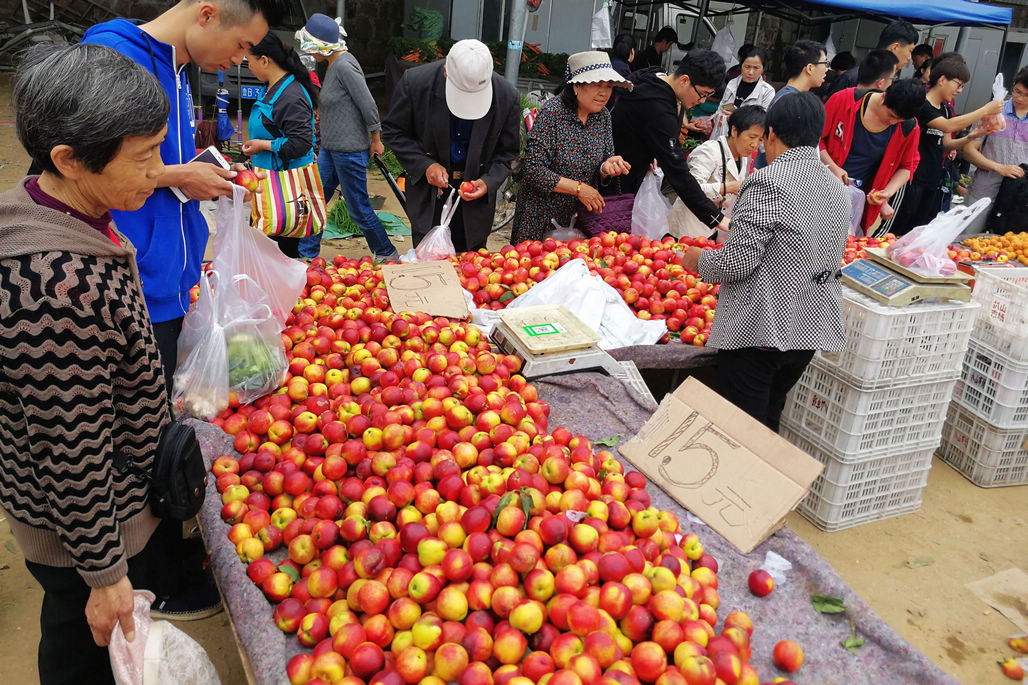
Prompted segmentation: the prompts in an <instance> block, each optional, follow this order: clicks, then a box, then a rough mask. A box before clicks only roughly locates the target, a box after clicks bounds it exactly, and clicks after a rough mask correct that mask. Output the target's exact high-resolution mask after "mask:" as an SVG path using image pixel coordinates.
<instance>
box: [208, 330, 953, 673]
mask: <svg viewBox="0 0 1028 685" xmlns="http://www.w3.org/2000/svg"><path fill="white" fill-rule="evenodd" d="M628 349H633V348H628ZM696 349H700V348H696ZM710 352H711V353H712V352H713V351H712V350H711V351H710ZM535 384H536V386H537V387H538V389H539V395H540V397H541V398H542V399H544V400H545V401H546V402H547V403H549V405H550V407H551V413H550V417H549V420H550V425H552V426H558V425H559V426H566V427H567V428H568V429H569V430H571V431H572V432H573V433H576V434H582V435H585V436H587V437H588V438H590V439H591V440H599V439H604V438H611V437H614V436H616V435H621V437H622V439H627V438H628V437H630V436H632V435H633V434H635V432H636V431H637V430H638V429H639V427H640V426H641V425H642V424H643V423H644V422H645V420H646V419H647V418H649V416H650V414H651V413H652V412H653V410H654V409H655V408H656V407H655V405H654V404H652V403H651V402H650V401H649V400H647V399H645V398H643V397H642V396H640V395H638V394H636V393H635V392H633V391H631V390H630V389H629V388H628V387H627V386H625V385H623V384H622V383H621V382H620V381H618V380H616V379H613V378H610V377H608V376H605V375H603V374H599V373H578V374H571V375H566V376H556V377H552V378H547V379H538V380H536V381H535ZM194 425H196V426H197V428H198V436H199V438H200V443H201V445H202V447H203V451H204V455H205V457H206V458H207V459H208V460H209V461H212V460H213V459H215V458H217V457H218V456H220V455H222V454H232V453H233V447H232V436H229V435H227V434H225V433H222V431H221V430H220V429H219V428H217V427H215V426H212V425H210V424H203V423H200V422H194ZM612 451H614V452H616V448H614V449H613V450H612ZM618 456H619V457H620V455H618ZM647 489H648V490H649V492H650V495H651V497H652V498H653V505H654V506H655V507H657V508H659V509H662V510H667V511H671V512H673V513H674V514H676V515H677V516H678V518H679V520H680V521H681V522H682V527H683V530H692V531H693V532H695V533H696V534H697V535H698V536H699V537H700V540H701V541H702V542H703V545H704V547H705V548H706V550H707V551H708V552H709V553H710V554H711V555H713V556H714V558H716V559H717V561H718V563H719V565H720V569H719V571H718V579H719V588H718V591H719V593H720V594H721V606H720V608H719V609H718V616H719V618H720V619H722V620H723V618H724V616H727V615H728V613H729V612H731V611H734V610H740V611H744V612H746V613H747V614H748V615H749V616H750V618H751V619H752V620H753V624H754V626H755V629H754V632H753V636H752V642H751V646H752V649H753V656H752V659H751V660H750V663H751V664H752V665H753V667H754V668H755V669H756V670H757V673H758V674H760V675H761V679H762V680H771V679H772V678H774V677H775V675H784V674H782V673H780V672H778V671H777V669H775V667H774V666H773V665H772V663H771V651H772V649H773V647H774V644H775V643H776V642H777V641H779V640H782V639H789V640H793V641H795V642H797V643H798V644H799V645H800V646H801V647H802V649H803V651H804V663H803V666H802V668H801V669H800V670H799V671H798V672H797V673H796V674H795V675H796V679H798V681H800V682H805V683H821V684H829V683H846V684H847V685H856V684H858V683H882V682H888V683H905V682H910V683H913V682H918V683H926V682H931V683H956V682H957V681H956V680H954V679H952V678H950V677H949V676H947V675H946V674H945V673H944V672H943V671H942V670H941V669H940V668H939V667H937V666H936V665H935V664H933V663H932V662H930V661H929V660H928V659H927V658H926V657H925V656H923V655H922V654H921V653H920V652H918V651H917V650H916V649H915V648H914V647H913V646H912V645H910V644H909V643H907V642H906V641H905V640H903V639H902V638H901V637H900V636H899V635H898V634H897V633H896V632H895V631H894V630H893V629H892V628H890V627H889V626H888V625H887V624H886V623H885V622H884V621H883V620H882V619H881V618H879V617H878V615H877V614H875V612H874V611H873V610H872V609H871V608H870V607H869V606H868V605H867V604H866V603H865V602H864V601H863V600H861V599H860V598H859V597H858V596H857V595H856V594H855V593H854V592H853V590H852V589H851V588H850V587H849V586H848V585H847V584H846V583H845V581H843V580H842V579H841V578H840V577H839V576H838V575H837V574H836V573H835V572H834V571H833V570H832V568H831V566H829V564H828V563H827V562H826V561H825V560H824V559H822V558H821V557H820V555H818V554H817V552H815V551H814V550H813V549H812V548H811V547H810V546H809V545H807V544H806V543H805V542H804V541H803V540H801V539H800V538H799V537H797V536H796V534H795V533H793V532H792V531H790V530H789V529H788V528H782V529H780V530H779V531H778V532H777V533H775V534H774V535H773V536H771V538H769V539H768V540H767V541H765V542H764V543H762V544H761V545H759V546H758V547H757V548H756V549H755V550H754V551H753V552H752V553H750V554H748V555H743V554H741V553H740V552H739V551H738V550H736V549H735V548H734V547H732V546H731V545H730V544H729V543H728V542H727V541H726V540H724V538H722V537H721V536H720V535H718V534H717V533H715V532H714V531H713V530H712V529H710V528H708V527H707V526H705V525H703V524H702V523H699V522H698V520H695V519H693V520H690V518H689V517H688V515H687V513H686V511H685V510H683V509H682V507H680V506H679V505H678V504H677V503H676V502H674V501H673V500H671V499H670V498H669V497H668V496H667V494H666V493H664V492H663V491H662V490H660V489H659V488H658V487H657V486H655V485H653V484H650V485H648V486H647ZM220 509H221V498H220V496H219V495H218V493H217V490H216V489H215V483H214V479H213V478H211V479H209V482H208V485H207V501H206V503H205V504H204V507H203V509H202V511H201V512H200V514H199V516H198V520H199V523H200V529H201V531H202V532H203V535H204V538H205V540H206V541H207V544H208V547H209V548H210V549H211V567H212V569H213V571H214V576H215V578H216V580H217V582H218V586H219V587H220V589H221V592H222V596H223V598H224V602H225V606H226V608H227V610H228V615H229V617H230V619H231V622H232V625H233V629H234V631H235V634H236V636H237V640H238V646H239V651H240V657H241V659H242V661H243V664H244V668H245V669H246V672H247V674H248V676H250V677H251V678H252V679H253V682H256V683H260V684H261V685H264V684H269V685H271V684H274V685H279V684H283V685H284V684H287V683H288V678H287V677H286V663H287V662H288V661H289V659H290V658H291V657H292V656H293V655H295V654H298V653H300V652H301V651H304V650H303V648H302V647H301V646H300V644H299V643H298V642H297V640H296V639H295V637H294V636H292V635H286V634H284V633H283V632H282V631H280V630H279V629H278V628H277V627H276V626H275V624H274V622H273V620H272V612H273V607H272V605H271V604H270V603H269V602H268V601H267V600H266V599H265V598H264V595H263V593H262V592H261V591H260V590H259V589H258V588H257V587H256V586H255V585H254V584H253V583H252V582H251V581H250V580H249V578H248V577H247V576H246V566H245V565H244V564H242V563H241V562H240V561H239V558H238V557H237V555H236V551H235V548H234V546H233V545H232V544H231V543H230V542H229V541H228V539H227V537H226V534H227V532H228V528H229V526H228V524H226V523H224V522H223V521H222V520H221V517H220ZM769 551H773V552H775V553H777V554H779V555H781V556H782V557H784V558H785V559H787V560H788V561H790V562H791V563H792V566H793V568H792V570H791V571H789V572H788V575H787V580H786V581H785V582H784V583H780V584H778V586H777V587H776V588H775V591H774V592H773V593H772V594H771V595H770V596H768V597H766V598H763V599H759V598H757V597H754V596H753V595H751V594H750V593H749V591H748V589H747V577H748V575H749V573H750V572H751V571H752V570H754V569H756V568H759V567H761V566H762V565H763V562H764V558H765V555H766V553H767V552H769ZM813 594H824V595H832V596H836V597H840V598H842V599H843V600H844V602H845V606H846V613H845V614H835V615H828V614H819V613H817V612H816V611H815V610H814V608H813V605H812V603H811V600H810V596H811V595H813ZM851 621H852V623H853V627H854V628H855V630H856V634H857V635H858V636H859V637H861V638H863V639H864V644H863V646H861V647H860V648H859V649H857V650H856V654H851V653H850V652H848V651H846V650H845V649H843V647H842V646H841V645H840V642H841V641H842V640H845V639H846V638H847V637H848V636H849V635H850V631H851V625H850V622H851Z"/></svg>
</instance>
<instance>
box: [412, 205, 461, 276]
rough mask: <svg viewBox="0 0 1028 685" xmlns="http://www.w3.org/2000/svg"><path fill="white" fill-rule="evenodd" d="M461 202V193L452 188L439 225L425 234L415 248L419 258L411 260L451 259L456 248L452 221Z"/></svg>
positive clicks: (433, 260)
mask: <svg viewBox="0 0 1028 685" xmlns="http://www.w3.org/2000/svg"><path fill="white" fill-rule="evenodd" d="M458 204H460V195H458V194H457V191H456V190H451V191H450V195H449V196H448V197H447V198H446V203H445V204H444V205H443V211H442V214H441V215H440V216H439V225H438V226H436V227H435V228H433V229H432V230H431V231H429V232H428V233H427V234H425V237H424V238H422V239H421V242H420V243H418V246H417V247H416V248H414V254H415V256H416V257H417V259H413V260H410V261H417V262H435V261H439V260H440V259H449V258H450V257H452V256H453V255H454V254H456V252H457V251H456V250H455V249H454V248H453V239H452V238H451V237H450V221H451V220H452V219H453V215H454V214H455V213H456V212H457V205H458Z"/></svg>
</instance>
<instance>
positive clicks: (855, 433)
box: [781, 288, 979, 531]
mask: <svg viewBox="0 0 1028 685" xmlns="http://www.w3.org/2000/svg"><path fill="white" fill-rule="evenodd" d="M843 294H844V297H843V319H844V321H845V324H846V349H845V350H843V351H842V352H839V353H831V354H829V353H818V354H817V355H815V357H814V359H813V360H812V361H811V363H810V366H808V367H807V370H806V372H805V373H804V374H803V376H802V377H801V378H800V380H799V382H798V383H797V384H796V386H795V387H794V388H793V390H792V392H791V393H790V394H789V397H788V399H787V401H786V406H785V411H784V413H783V415H782V424H781V434H782V436H783V437H785V438H786V439H787V440H789V441H791V442H792V443H793V444H795V445H796V446H798V447H799V448H800V449H802V450H804V451H805V452H807V453H808V454H810V455H811V456H812V457H814V458H815V459H817V460H818V461H820V462H821V463H823V464H824V465H825V470H824V471H822V473H821V475H820V476H819V477H818V479H817V480H816V481H815V482H814V484H813V485H812V486H811V488H810V492H809V493H808V494H807V497H806V498H805V499H804V500H803V501H802V502H801V503H800V505H799V507H798V511H799V512H800V513H801V514H803V515H804V516H805V517H806V518H808V519H809V520H810V521H811V522H812V523H814V524H815V525H816V526H818V527H819V528H821V529H822V530H826V531H833V530H841V529H843V528H849V527H850V526H855V525H859V524H861V523H868V522H871V521H877V520H879V519H882V518H886V517H889V516H897V515H899V514H905V513H908V512H911V511H915V510H916V509H918V508H919V507H920V506H921V494H922V492H923V490H924V487H925V485H926V484H927V482H928V470H929V469H930V468H931V464H932V455H933V454H934V452H935V450H936V448H937V447H938V446H939V441H940V439H941V436H942V425H943V421H944V419H945V417H946V409H947V407H948V406H949V402H950V398H951V396H952V392H953V386H954V384H955V383H956V380H957V378H958V377H959V375H960V364H961V361H962V360H963V358H964V354H965V351H966V350H967V344H968V338H969V336H970V334H971V329H972V327H973V326H974V322H975V318H976V314H977V312H978V309H979V307H978V305H977V304H976V303H974V302H970V303H960V302H943V303H918V304H914V305H910V306H908V307H887V306H885V305H882V304H879V303H878V302H876V301H875V300H872V299H871V298H869V297H865V296H864V295H861V294H860V293H857V292H856V291H853V290H850V289H849V288H843Z"/></svg>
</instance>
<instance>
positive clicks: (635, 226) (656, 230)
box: [632, 167, 671, 240]
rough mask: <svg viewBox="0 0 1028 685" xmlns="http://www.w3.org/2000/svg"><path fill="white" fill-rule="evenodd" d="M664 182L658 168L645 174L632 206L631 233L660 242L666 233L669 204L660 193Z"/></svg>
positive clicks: (662, 173) (669, 210)
mask: <svg viewBox="0 0 1028 685" xmlns="http://www.w3.org/2000/svg"><path fill="white" fill-rule="evenodd" d="M663 180H664V172H662V171H661V170H660V168H659V167H658V168H657V169H655V170H653V171H649V172H647V173H646V178H644V179H643V182H642V184H640V186H639V192H638V193H636V194H635V204H633V205H632V233H633V234H635V235H641V236H643V237H645V238H649V239H650V240H660V239H661V238H663V237H664V236H665V235H666V234H667V232H668V220H667V217H668V214H670V213H671V203H670V202H668V200H667V198H666V197H664V195H663V193H661V192H660V184H661V182H662V181H663Z"/></svg>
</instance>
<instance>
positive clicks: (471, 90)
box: [382, 40, 521, 252]
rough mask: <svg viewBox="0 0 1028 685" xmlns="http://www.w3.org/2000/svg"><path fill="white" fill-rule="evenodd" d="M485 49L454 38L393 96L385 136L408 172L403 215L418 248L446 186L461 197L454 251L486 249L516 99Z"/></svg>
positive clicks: (511, 149)
mask: <svg viewBox="0 0 1028 685" xmlns="http://www.w3.org/2000/svg"><path fill="white" fill-rule="evenodd" d="M494 64H495V61H494V60H493V56H492V54H491V53H490V52H489V48H487V47H486V46H485V44H483V43H481V42H480V41H477V40H462V41H458V42H457V43H455V44H454V45H453V47H452V48H450V52H449V54H448V55H447V56H446V60H445V61H443V60H440V61H437V62H433V63H431V64H425V65H422V66H420V67H415V68H413V69H409V70H408V71H406V72H405V73H404V75H403V77H402V78H401V79H400V82H399V83H398V84H397V86H396V90H395V91H394V92H393V96H392V99H391V102H390V109H389V115H388V116H387V117H386V118H385V120H384V121H383V122H382V137H383V138H384V139H385V142H386V144H387V145H388V146H389V148H390V149H391V150H392V151H393V152H394V153H395V154H396V158H397V159H398V160H399V161H400V163H401V164H402V165H403V167H404V169H406V171H407V177H408V180H409V183H408V185H407V217H408V218H409V219H410V222H411V232H412V233H413V239H414V245H415V246H416V245H417V244H418V243H419V242H421V239H422V238H423V237H424V236H425V234H426V233H428V232H429V230H431V229H432V227H434V226H436V225H437V224H438V223H439V217H440V213H441V210H442V205H443V200H442V199H440V196H441V195H448V194H449V189H450V188H451V187H452V188H456V189H457V190H458V192H459V194H460V197H461V200H462V201H461V203H460V205H459V206H458V208H457V213H456V214H455V215H454V218H453V220H452V221H451V222H450V232H451V237H452V239H453V245H454V247H455V249H456V250H457V251H458V252H464V251H468V250H477V249H478V248H480V247H485V243H486V240H487V239H488V238H489V233H490V231H491V229H492V222H493V215H494V213H495V211H496V191H497V189H498V188H499V187H500V184H501V183H503V181H504V179H506V178H507V176H509V175H510V163H511V161H512V160H513V159H514V158H515V157H516V156H517V154H518V152H519V151H520V144H521V140H520V138H521V130H520V123H519V112H518V105H519V98H518V93H517V90H515V89H514V87H513V86H511V85H510V84H509V83H507V82H506V81H505V80H504V79H503V78H502V77H501V76H500V75H499V74H497V73H496V72H495V71H494V69H493V66H494Z"/></svg>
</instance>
